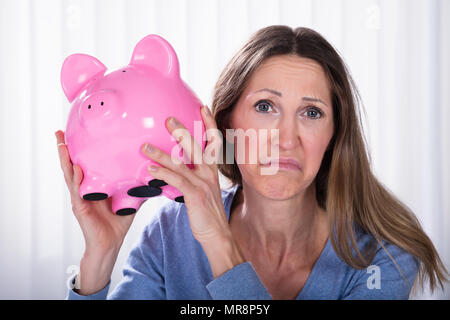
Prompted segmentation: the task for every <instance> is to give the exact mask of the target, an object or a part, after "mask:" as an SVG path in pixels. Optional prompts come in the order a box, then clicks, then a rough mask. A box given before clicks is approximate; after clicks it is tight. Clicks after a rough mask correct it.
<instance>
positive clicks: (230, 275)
mask: <svg viewBox="0 0 450 320" xmlns="http://www.w3.org/2000/svg"><path fill="white" fill-rule="evenodd" d="M237 189H238V186H237V185H236V186H234V187H232V188H230V189H227V190H222V191H221V192H222V199H223V202H224V207H225V211H226V214H227V218H228V219H229V218H230V207H231V203H232V200H233V197H234V195H235V193H236V191H237ZM370 239H371V237H370V236H369V235H367V234H360V237H359V240H358V246H359V248H360V249H362V248H364V246H365V245H367V243H368V241H369V240H370ZM383 244H384V246H385V248H386V249H387V250H388V251H389V253H390V254H391V256H392V257H393V258H394V259H395V261H396V263H397V264H398V266H399V267H400V269H401V270H402V272H403V274H404V276H403V275H402V274H401V273H400V272H399V270H398V268H397V267H396V266H395V264H394V263H393V262H392V260H391V259H390V257H389V256H388V255H387V254H386V252H385V251H384V249H383V248H381V247H380V245H378V248H377V251H376V255H375V257H374V259H373V261H372V262H371V266H369V267H368V268H366V269H363V270H357V269H354V268H352V267H350V266H349V265H347V264H346V263H345V262H343V261H342V260H341V259H340V258H339V257H338V256H337V255H336V253H335V251H334V250H333V247H332V245H331V243H330V240H329V239H328V241H327V243H326V245H325V247H324V249H323V251H322V253H321V254H320V256H319V258H318V260H317V261H316V263H315V265H314V267H313V269H312V271H311V273H310V275H309V278H308V279H307V281H306V283H305V285H304V287H303V289H302V290H301V291H300V293H299V294H298V296H297V299H298V300H299V299H408V296H409V293H410V290H411V287H412V285H413V283H414V280H415V278H416V275H417V272H418V267H419V264H418V261H417V259H416V258H414V257H413V256H412V255H410V254H408V253H406V252H405V251H403V250H401V249H400V248H398V247H397V246H394V245H392V244H389V243H386V242H384V243H383ZM73 280H74V277H73V278H72V279H71V281H73ZM110 283H111V281H110V282H109V283H108V284H107V285H106V287H105V288H104V289H102V290H101V291H99V292H97V293H94V294H91V295H88V296H81V295H79V294H77V293H76V292H75V291H73V290H69V292H68V296H67V299H105V298H108V299H187V300H190V299H222V300H225V299H243V300H244V299H271V296H270V294H269V292H268V291H267V289H266V288H265V286H264V284H263V283H262V282H261V280H260V278H259V277H258V274H257V273H256V272H255V270H254V268H253V266H252V265H251V263H250V262H245V263H242V264H239V265H237V266H235V267H234V268H232V269H231V270H228V271H227V272H225V273H224V274H222V275H221V276H220V277H218V278H216V279H214V277H213V275H212V272H211V269H210V266H209V262H208V258H207V256H206V254H205V252H204V251H203V248H202V246H201V245H200V243H199V242H198V241H197V240H195V238H194V237H193V235H192V231H191V229H190V225H189V219H188V216H187V212H186V206H185V205H184V204H182V203H178V202H175V201H170V202H168V203H167V204H165V205H163V206H162V207H161V208H160V209H159V210H158V212H157V213H155V215H152V220H151V221H150V223H149V224H148V225H147V226H146V227H145V229H144V232H143V233H142V236H141V238H140V240H139V242H138V244H137V245H136V246H135V247H134V248H133V249H132V251H131V252H130V255H129V257H128V259H127V262H126V264H125V266H124V269H123V278H122V280H121V282H120V283H119V284H118V285H117V286H116V288H115V289H114V291H113V292H111V293H110V294H109V295H108V291H109V286H110Z"/></svg>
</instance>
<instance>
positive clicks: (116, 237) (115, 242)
mask: <svg viewBox="0 0 450 320" xmlns="http://www.w3.org/2000/svg"><path fill="white" fill-rule="evenodd" d="M55 135H56V140H57V148H58V154H59V160H60V164H61V169H62V171H63V173H64V179H65V181H66V185H67V188H68V189H69V193H70V200H71V203H72V211H73V213H74V215H75V217H76V219H77V220H78V223H79V224H80V227H81V230H82V232H83V236H84V240H85V244H86V246H85V252H84V256H83V258H82V261H81V263H80V275H79V277H77V280H78V281H81V283H79V286H80V291H79V292H80V293H81V294H90V293H94V292H96V291H99V290H101V289H102V288H104V287H105V285H106V284H107V283H108V281H109V279H110V276H111V273H112V270H113V268H114V264H115V261H116V259H117V255H118V253H119V250H120V247H121V246H122V243H123V240H124V238H125V235H126V233H127V232H128V230H129V228H130V226H131V223H132V221H133V219H134V216H135V215H134V214H132V215H128V216H117V215H116V214H115V213H114V212H113V211H112V207H111V198H108V199H105V200H100V201H88V200H84V199H82V198H81V197H80V195H79V193H78V191H79V188H80V184H81V181H82V180H83V172H82V170H81V168H80V167H79V166H78V165H73V164H72V162H71V160H70V156H69V151H68V149H67V145H66V144H65V140H64V132H63V131H61V130H59V131H57V132H56V133H55Z"/></svg>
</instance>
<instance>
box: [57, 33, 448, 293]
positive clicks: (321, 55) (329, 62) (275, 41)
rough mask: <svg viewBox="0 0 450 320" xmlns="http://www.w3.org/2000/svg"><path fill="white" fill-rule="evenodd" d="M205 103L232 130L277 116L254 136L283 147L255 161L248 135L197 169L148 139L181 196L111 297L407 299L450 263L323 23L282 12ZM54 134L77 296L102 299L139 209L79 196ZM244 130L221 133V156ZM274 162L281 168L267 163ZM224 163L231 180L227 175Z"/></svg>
mask: <svg viewBox="0 0 450 320" xmlns="http://www.w3.org/2000/svg"><path fill="white" fill-rule="evenodd" d="M202 116H203V120H204V122H205V125H206V128H207V129H211V130H213V129H215V128H217V129H218V130H219V131H220V132H221V133H222V135H225V136H226V131H227V129H236V130H237V129H242V130H243V131H246V130H248V129H250V130H255V131H257V132H259V131H262V130H272V129H277V130H278V131H276V132H277V133H278V135H277V139H275V142H273V139H272V137H271V139H269V138H261V137H260V136H258V145H257V147H256V148H257V149H258V150H257V151H258V154H260V153H261V150H262V149H265V150H269V149H270V150H274V149H275V150H276V151H277V153H278V155H277V154H276V153H275V154H271V155H270V156H269V157H266V158H264V157H261V156H260V157H258V161H257V162H256V163H251V161H248V159H247V156H246V155H248V154H249V152H250V151H255V148H254V147H253V148H252V147H251V146H249V145H248V144H245V145H244V148H239V146H238V148H236V146H235V149H234V156H235V157H236V159H239V158H241V159H242V157H244V159H245V161H240V162H239V161H237V163H236V161H235V162H234V163H231V164H230V163H228V161H222V163H218V164H217V163H212V164H210V163H205V162H203V163H201V164H196V166H195V169H193V170H190V169H188V168H187V167H186V166H185V165H183V164H182V165H176V164H174V163H173V162H172V161H171V159H170V156H169V155H168V154H166V153H164V152H162V151H161V150H159V149H158V148H156V147H154V146H151V145H146V146H145V147H144V148H143V149H142V152H143V153H144V154H145V155H146V156H148V157H149V158H150V159H152V160H155V161H156V162H158V163H159V164H161V167H157V168H155V169H153V168H149V170H150V172H151V174H152V176H154V177H155V178H157V179H159V180H163V181H165V182H166V183H168V184H171V185H173V186H175V187H176V188H178V189H179V190H180V191H181V192H182V193H183V195H184V201H185V203H184V204H182V203H176V202H170V203H168V204H167V205H165V206H163V207H162V208H161V209H160V210H159V211H158V213H157V214H155V216H154V219H153V220H152V221H151V222H150V223H149V224H148V225H147V227H146V229H145V230H144V232H143V234H142V237H141V239H140V242H139V243H138V245H137V246H136V247H135V248H134V249H133V250H132V252H131V253H130V256H129V258H128V261H127V264H126V265H125V267H124V270H123V274H124V278H123V280H122V282H121V283H120V284H119V285H118V286H117V287H116V288H115V290H114V292H112V293H111V294H110V295H109V296H108V298H112V299H211V298H213V299H271V298H272V299H407V298H408V296H409V294H410V291H411V288H412V286H413V283H414V281H415V279H416V276H417V274H419V277H418V279H419V280H420V282H421V284H423V283H424V281H425V280H426V279H428V280H429V283H430V286H431V288H432V289H434V288H435V287H437V285H438V284H439V285H440V286H441V287H442V282H443V281H446V274H447V273H446V270H445V267H444V266H443V264H442V262H441V260H440V258H439V256H438V254H437V252H436V250H435V248H434V246H433V244H432V243H431V241H430V239H429V238H428V237H427V235H426V234H425V233H424V232H423V230H422V229H421V227H420V225H419V223H418V221H417V219H416V218H415V216H414V215H413V213H411V212H410V210H409V209H408V208H407V207H406V206H405V205H403V204H402V203H401V202H400V201H398V200H397V199H396V198H395V197H394V196H393V195H392V194H390V193H389V192H388V191H387V190H386V189H385V188H384V187H383V186H382V185H381V183H379V182H378V181H377V179H376V178H375V177H374V175H373V174H372V173H371V170H370V164H369V161H368V157H367V154H366V149H365V144H364V140H363V135H362V132H361V125H360V118H359V113H358V110H357V91H356V88H355V87H354V85H353V82H352V80H351V78H350V76H349V74H348V72H347V69H346V68H345V65H344V63H343V61H342V60H341V58H340V57H339V55H338V54H337V52H336V51H335V50H334V49H333V47H332V46H331V45H330V44H329V43H328V42H327V41H326V40H325V39H324V38H323V37H322V36H321V35H319V34H318V33H316V32H314V31H313V30H311V29H307V28H297V29H295V30H292V29H291V28H289V27H285V26H271V27H267V28H264V29H262V30H260V31H258V32H257V33H255V34H254V35H253V36H252V37H251V39H250V40H249V41H248V42H247V44H246V45H245V46H244V47H243V48H242V49H241V50H240V51H239V52H238V53H237V54H236V55H235V56H234V58H233V59H232V60H231V61H230V63H229V64H228V65H227V66H226V68H225V70H224V71H223V72H222V74H221V76H220V78H219V80H218V83H217V85H216V87H215V92H214V97H213V103H212V115H211V114H210V113H208V108H207V107H206V108H203V109H202ZM166 125H167V128H168V130H169V132H171V134H172V135H174V137H175V138H177V140H178V141H179V143H180V144H181V146H182V147H183V149H184V150H185V151H186V152H187V154H188V155H190V156H191V159H199V158H195V157H194V154H197V157H198V156H199V155H200V158H201V157H202V150H201V148H200V147H199V146H198V145H197V144H196V143H195V141H193V139H192V137H191V136H190V135H187V136H183V137H182V138H181V137H180V136H179V133H177V132H179V131H177V130H175V129H176V128H183V125H182V124H181V123H177V122H176V121H175V122H171V121H167V123H166ZM56 135H57V139H58V150H59V155H60V159H61V166H62V169H63V171H64V176H65V179H66V183H67V185H68V187H69V190H70V194H71V201H72V207H73V212H74V214H75V216H76V217H77V219H78V221H79V223H80V226H81V228H82V230H83V234H84V237H85V241H86V249H85V253H84V255H83V257H82V259H81V263H80V273H79V275H78V276H77V277H76V279H73V280H74V281H75V282H74V283H77V285H78V286H76V287H79V289H74V290H70V291H69V296H68V297H69V298H70V299H104V298H105V297H106V296H107V293H108V290H109V283H110V277H111V273H112V270H113V267H114V263H115V261H116V258H117V255H118V252H119V249H120V247H121V244H122V242H123V239H124V237H125V235H126V233H127V231H128V229H129V227H130V225H131V223H132V220H133V218H134V215H130V216H125V217H121V216H115V215H114V214H113V213H112V210H111V202H110V199H107V200H102V201H99V202H88V201H85V200H82V199H80V197H79V196H78V187H79V184H80V182H81V180H82V171H81V169H80V168H79V167H78V166H76V165H75V166H72V164H71V162H70V159H69V156H68V152H67V148H66V146H65V145H64V135H63V133H62V132H61V131H58V132H57V134H56ZM235 138H236V136H231V138H230V136H227V140H226V142H227V143H225V144H224V143H222V141H221V140H220V135H216V136H215V137H214V138H213V140H212V141H213V143H216V144H217V143H218V144H219V145H220V146H222V148H223V152H222V156H223V159H225V158H226V148H225V147H226V145H227V144H228V143H231V144H233V143H235V142H236V140H235ZM191 143H193V144H191ZM210 143H212V142H211V141H209V142H208V144H210ZM244 152H245V154H243V153H244ZM203 156H205V155H204V154H203ZM269 167H270V168H273V167H277V168H278V170H277V171H276V172H275V173H272V174H262V170H263V169H268V168H269ZM219 170H220V172H221V173H222V174H223V175H224V176H226V177H227V178H229V179H230V180H231V182H232V183H233V187H232V188H230V189H227V190H221V189H220V186H219V178H218V171H219Z"/></svg>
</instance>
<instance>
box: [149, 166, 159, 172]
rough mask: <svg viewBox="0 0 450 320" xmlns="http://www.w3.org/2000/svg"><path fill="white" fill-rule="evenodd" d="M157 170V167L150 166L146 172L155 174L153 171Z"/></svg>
mask: <svg viewBox="0 0 450 320" xmlns="http://www.w3.org/2000/svg"><path fill="white" fill-rule="evenodd" d="M157 170H158V167H157V166H152V165H150V166H149V167H148V171H153V172H155V171H157Z"/></svg>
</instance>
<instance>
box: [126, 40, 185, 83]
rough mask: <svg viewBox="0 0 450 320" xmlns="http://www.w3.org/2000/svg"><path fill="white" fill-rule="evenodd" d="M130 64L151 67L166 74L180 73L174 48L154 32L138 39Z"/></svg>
mask: <svg viewBox="0 0 450 320" xmlns="http://www.w3.org/2000/svg"><path fill="white" fill-rule="evenodd" d="M130 64H131V65H143V66H147V67H151V68H153V69H156V70H158V71H159V72H161V73H162V74H164V75H166V76H179V75H180V70H179V65H178V58H177V55H176V53H175V50H173V48H172V46H171V45H170V44H169V43H168V42H167V41H166V40H165V39H163V38H161V37H160V36H157V35H155V34H151V35H148V36H146V37H145V38H144V39H142V40H141V41H139V43H138V44H137V45H136V47H135V48H134V51H133V55H132V57H131V61H130Z"/></svg>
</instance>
